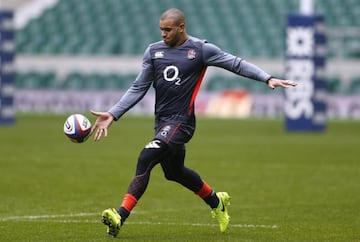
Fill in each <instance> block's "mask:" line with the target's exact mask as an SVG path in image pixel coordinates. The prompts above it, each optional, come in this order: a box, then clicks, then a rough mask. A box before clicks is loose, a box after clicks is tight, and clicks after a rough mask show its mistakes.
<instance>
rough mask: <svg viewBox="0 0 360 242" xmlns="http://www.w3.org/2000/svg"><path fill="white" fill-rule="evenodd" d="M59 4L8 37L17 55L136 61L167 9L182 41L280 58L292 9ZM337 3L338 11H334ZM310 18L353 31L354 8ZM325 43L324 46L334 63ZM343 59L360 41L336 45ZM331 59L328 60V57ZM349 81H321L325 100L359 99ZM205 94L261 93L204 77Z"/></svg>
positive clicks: (43, 77)
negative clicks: (183, 22)
mask: <svg viewBox="0 0 360 242" xmlns="http://www.w3.org/2000/svg"><path fill="white" fill-rule="evenodd" d="M154 1H155V0H137V2H136V4H134V1H133V0H102V1H99V0H86V1H79V0H59V2H58V4H56V5H55V6H54V7H52V8H49V9H47V10H46V11H45V12H44V13H43V14H41V15H40V16H39V17H38V18H35V19H33V20H31V21H30V22H29V23H28V24H27V25H25V26H24V27H23V28H21V29H18V30H17V33H16V51H17V52H18V54H35V55H106V56H109V55H141V54H142V53H143V51H144V49H145V48H146V46H147V45H148V44H149V43H150V42H154V41H157V40H159V37H160V36H159V32H158V31H157V27H156V26H157V25H158V18H159V15H160V14H161V12H162V11H164V10H165V9H167V8H169V7H178V8H180V9H182V10H183V11H184V12H185V14H186V17H187V28H188V32H189V34H193V35H195V36H199V37H202V38H204V39H207V40H209V41H211V42H214V43H216V44H218V45H219V46H220V47H221V48H223V49H224V50H226V51H229V52H232V53H234V54H238V55H240V56H242V57H245V58H254V57H255V58H273V57H282V56H283V55H284V45H285V43H284V35H285V26H286V14H288V13H289V12H295V11H297V9H298V0H271V1H264V0H251V1H249V0H222V1H219V0H196V1H189V0H177V1H176V2H174V1H170V0H157V1H156V4H154ZM339 3H340V4H339ZM315 4H316V6H315V7H316V11H317V12H319V13H323V14H325V15H326V22H327V27H328V29H344V28H348V27H358V26H360V1H359V0H343V1H341V2H339V1H338V0H317V1H315ZM331 37H332V36H329V38H330V39H329V46H330V47H334V48H331V49H330V50H332V49H334V51H330V52H329V56H330V57H331V56H336V55H339V54H338V53H337V51H338V50H339V48H338V46H337V45H336V43H335V42H334V40H332V39H331ZM343 40H344V42H343V43H342V46H343V47H344V51H343V52H342V55H343V56H342V57H343V58H359V57H360V37H359V36H356V35H355V36H348V37H346V38H345V37H344V39H343ZM335 52H336V53H335ZM134 78H135V76H134V75H133V74H132V75H120V74H118V73H107V74H99V73H81V72H72V73H68V74H67V75H66V77H65V78H62V79H59V78H57V77H56V75H55V72H51V71H47V72H41V73H37V72H35V71H30V72H28V73H18V74H17V78H16V86H17V87H18V88H22V89H36V88H40V89H41V88H47V89H53V88H57V89H64V90H67V89H96V90H109V89H124V88H126V87H128V86H129V85H130V82H131V81H132V80H134ZM357 82H358V81H356V77H354V78H353V80H352V81H351V83H350V84H349V87H343V84H342V83H341V81H340V79H339V78H338V77H334V76H331V77H329V78H328V80H327V84H328V85H327V89H328V92H329V93H339V92H346V93H359V92H360V88H359V87H358V86H360V84H356V83H357ZM204 88H205V89H206V90H209V91H216V90H223V89H227V88H246V89H249V90H251V91H254V92H258V93H266V92H267V91H268V90H267V87H266V86H264V85H258V84H257V83H256V82H252V81H249V80H246V78H239V77H235V76H226V77H224V76H212V77H211V78H209V80H207V82H206V83H204Z"/></svg>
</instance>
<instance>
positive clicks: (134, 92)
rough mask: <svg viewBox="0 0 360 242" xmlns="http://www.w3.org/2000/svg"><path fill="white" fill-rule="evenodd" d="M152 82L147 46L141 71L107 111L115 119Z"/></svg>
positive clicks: (142, 93)
mask: <svg viewBox="0 0 360 242" xmlns="http://www.w3.org/2000/svg"><path fill="white" fill-rule="evenodd" d="M152 82H153V66H152V63H151V57H150V51H149V48H147V49H146V51H145V53H144V58H143V65H142V70H141V72H140V73H139V75H138V76H137V77H136V79H135V81H134V82H133V84H132V85H131V87H130V88H129V89H128V90H127V91H126V93H125V94H124V95H123V96H122V97H121V99H120V100H119V101H118V102H117V103H116V104H115V105H114V106H112V107H111V108H110V109H109V110H108V112H109V113H111V115H113V116H114V119H115V120H118V119H119V118H120V117H121V116H122V115H123V114H125V113H126V112H127V111H128V110H130V109H131V108H132V107H133V106H135V104H137V103H138V102H139V101H140V100H141V99H142V98H143V97H144V96H145V94H146V93H147V91H148V90H149V88H150V86H151V83H152Z"/></svg>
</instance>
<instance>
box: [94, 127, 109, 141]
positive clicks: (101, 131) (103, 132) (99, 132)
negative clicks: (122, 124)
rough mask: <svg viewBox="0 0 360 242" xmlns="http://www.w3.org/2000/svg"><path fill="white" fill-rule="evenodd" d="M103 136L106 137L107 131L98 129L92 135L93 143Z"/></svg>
mask: <svg viewBox="0 0 360 242" xmlns="http://www.w3.org/2000/svg"><path fill="white" fill-rule="evenodd" d="M103 134H104V137H107V135H108V130H107V129H106V128H100V127H99V128H98V129H97V130H96V132H95V135H94V141H100V139H101V137H102V135H103Z"/></svg>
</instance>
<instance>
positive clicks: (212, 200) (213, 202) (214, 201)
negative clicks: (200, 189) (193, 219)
mask: <svg viewBox="0 0 360 242" xmlns="http://www.w3.org/2000/svg"><path fill="white" fill-rule="evenodd" d="M204 201H205V202H206V203H207V204H208V205H209V206H210V207H211V208H217V206H218V205H219V198H218V197H217V196H216V193H215V192H214V191H212V192H211V194H210V195H209V196H207V197H205V198H204Z"/></svg>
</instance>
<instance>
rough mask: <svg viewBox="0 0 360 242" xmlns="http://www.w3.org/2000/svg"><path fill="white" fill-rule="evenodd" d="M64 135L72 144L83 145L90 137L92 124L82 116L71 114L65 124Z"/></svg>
mask: <svg viewBox="0 0 360 242" xmlns="http://www.w3.org/2000/svg"><path fill="white" fill-rule="evenodd" d="M64 133H65V135H66V137H68V138H69V139H70V140H71V141H72V142H75V143H82V142H84V141H86V140H87V138H89V136H90V133H91V123H90V121H89V119H87V118H86V117H85V116H84V115H82V114H71V115H70V116H69V117H68V118H67V119H66V121H65V123H64Z"/></svg>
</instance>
